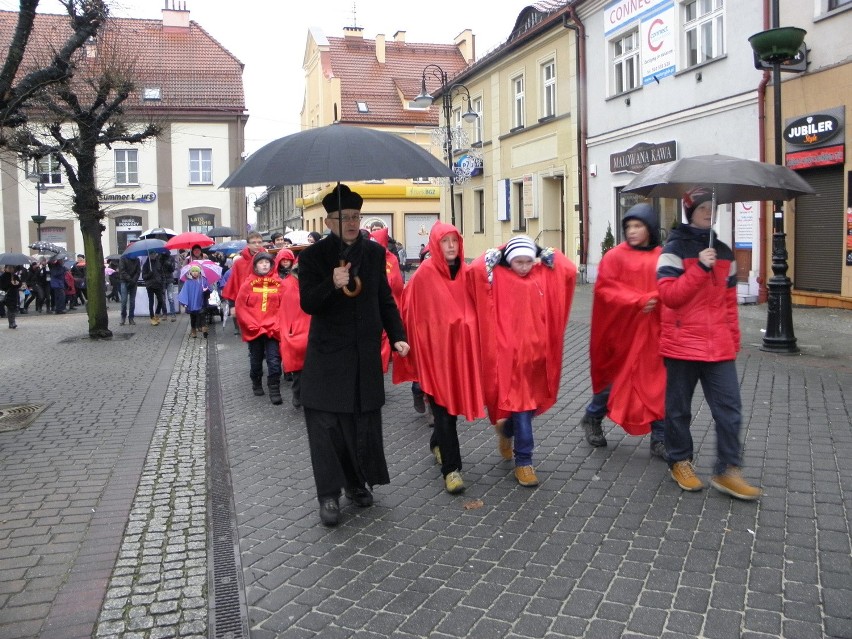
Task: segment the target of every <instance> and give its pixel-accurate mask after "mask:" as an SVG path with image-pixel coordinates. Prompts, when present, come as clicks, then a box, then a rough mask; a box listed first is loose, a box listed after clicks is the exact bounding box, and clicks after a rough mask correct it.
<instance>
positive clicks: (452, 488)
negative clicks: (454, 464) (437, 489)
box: [444, 470, 464, 495]
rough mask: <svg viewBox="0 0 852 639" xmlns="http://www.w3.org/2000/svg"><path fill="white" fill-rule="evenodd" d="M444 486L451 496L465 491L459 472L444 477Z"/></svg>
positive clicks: (455, 471)
mask: <svg viewBox="0 0 852 639" xmlns="http://www.w3.org/2000/svg"><path fill="white" fill-rule="evenodd" d="M444 486H445V487H446V488H447V492H448V493H450V494H451V495H455V494H457V493H460V492H461V491H463V490H464V480H463V479H462V476H461V473H460V472H459V471H457V470H454V471H453V472H451V473H449V474H448V475H447V476H446V477H444Z"/></svg>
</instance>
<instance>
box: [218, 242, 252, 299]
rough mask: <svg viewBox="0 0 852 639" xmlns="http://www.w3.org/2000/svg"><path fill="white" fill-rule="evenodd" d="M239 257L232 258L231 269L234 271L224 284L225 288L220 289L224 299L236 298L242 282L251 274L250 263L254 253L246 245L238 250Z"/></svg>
mask: <svg viewBox="0 0 852 639" xmlns="http://www.w3.org/2000/svg"><path fill="white" fill-rule="evenodd" d="M239 258H240V259H234V262H233V265H232V266H231V269H232V270H233V271H234V272H233V273H231V276H230V278H229V279H228V282H227V284H225V288H224V289H222V297H223V298H225V299H226V300H236V299H237V293H238V292H239V290H240V287H241V286H242V285H243V282H245V281H246V278H247V277H248V276H249V275H251V274H252V270H251V263H252V259H253V258H254V253H252V252H251V251H250V250H249V247H248V246H247V247H245V248H244V249H243V250H242V251H240V255H239Z"/></svg>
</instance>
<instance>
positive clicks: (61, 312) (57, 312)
mask: <svg viewBox="0 0 852 639" xmlns="http://www.w3.org/2000/svg"><path fill="white" fill-rule="evenodd" d="M67 313H68V311H56V314H57V315H65V314H67ZM130 323H131V324H132V323H133V322H130Z"/></svg>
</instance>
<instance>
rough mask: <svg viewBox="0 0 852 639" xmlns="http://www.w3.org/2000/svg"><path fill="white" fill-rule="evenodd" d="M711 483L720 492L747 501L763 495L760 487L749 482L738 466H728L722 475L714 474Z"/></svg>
mask: <svg viewBox="0 0 852 639" xmlns="http://www.w3.org/2000/svg"><path fill="white" fill-rule="evenodd" d="M710 485H711V486H713V488H715V489H716V490H718V491H719V492H723V493H727V494H728V495H730V496H731V497H736V498H737V499H745V500H746V501H751V500H753V499H757V498H758V497H760V495H761V490H760V488H758V487H757V486H752V485H751V484H749V483H748V482H747V481H746V480H745V479H744V478H743V475H742V473H741V472H740V469H739V468H737V467H736V466H728V467H727V468H726V469H725V472H724V473H722V474H721V475H713V477H711V478H710Z"/></svg>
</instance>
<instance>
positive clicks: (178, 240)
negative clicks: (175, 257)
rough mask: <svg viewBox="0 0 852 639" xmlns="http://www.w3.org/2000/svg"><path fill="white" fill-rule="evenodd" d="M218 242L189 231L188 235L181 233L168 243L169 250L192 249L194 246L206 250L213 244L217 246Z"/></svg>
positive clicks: (202, 234)
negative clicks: (205, 248)
mask: <svg viewBox="0 0 852 639" xmlns="http://www.w3.org/2000/svg"><path fill="white" fill-rule="evenodd" d="M215 243H216V240H214V239H213V238H212V237H207V236H206V235H204V233H195V232H194V231H187V232H186V233H180V234H179V235H175V236H174V237H173V238H171V239H170V240H169V241H168V242H166V248H167V249H191V248H192V247H193V246H196V245H197V246H200V247H201V248H204V247H205V246H210V245H211V244H215Z"/></svg>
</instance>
